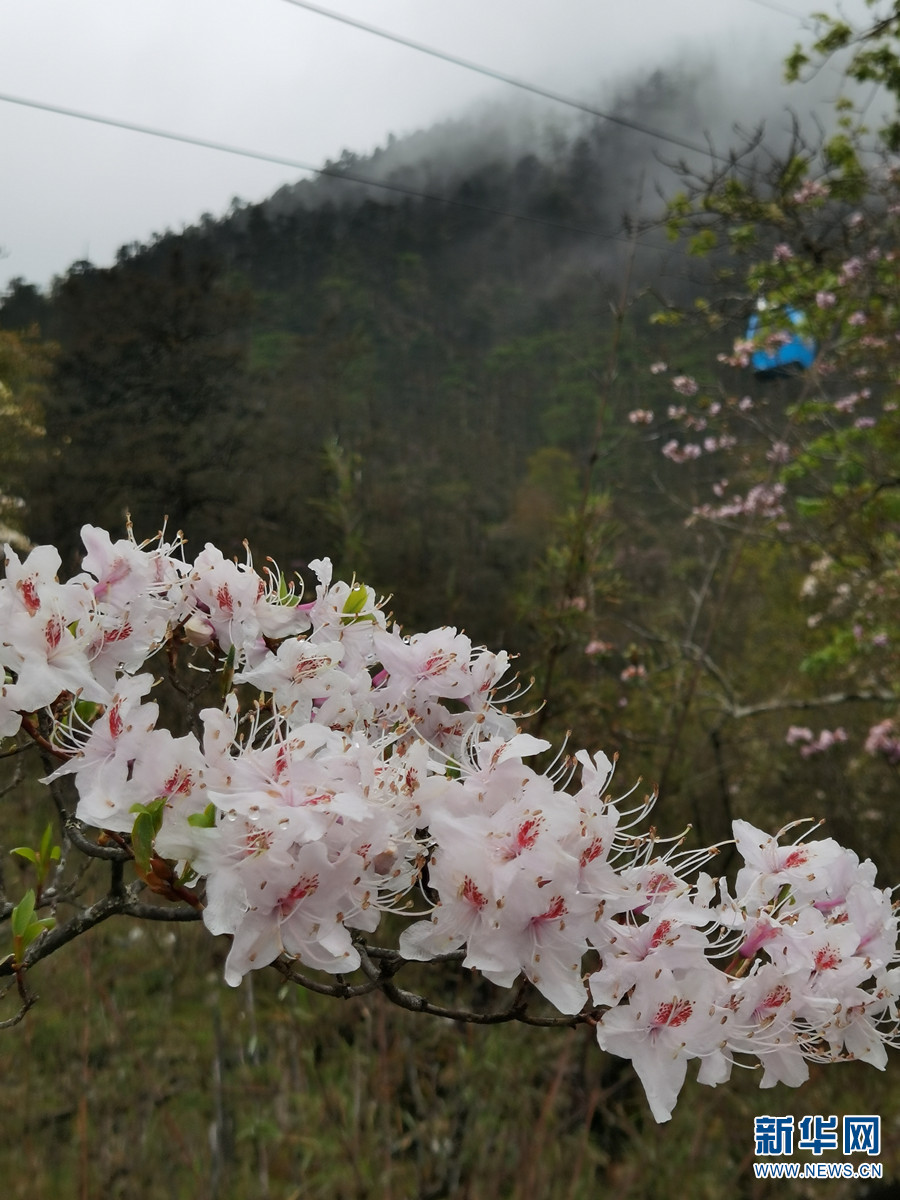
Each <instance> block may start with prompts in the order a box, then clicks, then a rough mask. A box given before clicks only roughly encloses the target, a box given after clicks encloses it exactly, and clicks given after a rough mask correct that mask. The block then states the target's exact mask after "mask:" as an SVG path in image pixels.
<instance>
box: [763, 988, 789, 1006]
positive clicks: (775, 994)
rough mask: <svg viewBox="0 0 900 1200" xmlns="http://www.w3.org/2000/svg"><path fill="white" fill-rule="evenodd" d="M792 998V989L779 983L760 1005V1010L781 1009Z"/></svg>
mask: <svg viewBox="0 0 900 1200" xmlns="http://www.w3.org/2000/svg"><path fill="white" fill-rule="evenodd" d="M790 998H791V989H790V988H789V987H787V985H786V984H783V983H779V984H778V985H777V986H776V987H773V988H772V990H771V992H769V994H768V995H767V996H766V997H765V999H764V1000H763V1001H762V1002H761V1003H760V1006H759V1007H760V1008H781V1006H782V1005H783V1004H787V1002H788V1001H789V1000H790Z"/></svg>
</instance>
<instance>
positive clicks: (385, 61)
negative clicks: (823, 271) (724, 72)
mask: <svg viewBox="0 0 900 1200" xmlns="http://www.w3.org/2000/svg"><path fill="white" fill-rule="evenodd" d="M770 4H771V5H772V6H773V7H769V5H770ZM323 7H328V8H331V9H333V10H334V11H339V12H341V13H344V14H346V15H348V16H352V17H355V18H357V19H359V20H363V21H366V22H368V23H369V24H372V25H376V26H379V27H381V28H383V29H386V30H390V31H392V32H394V33H397V34H399V35H401V36H405V37H408V38H410V39H413V40H416V41H419V42H423V43H427V44H428V45H431V46H434V47H437V48H440V49H442V50H444V51H446V52H448V53H450V54H453V55H457V56H459V57H462V58H466V59H468V60H472V61H474V62H477V63H479V64H482V65H485V66H490V67H493V68H494V69H495V70H498V71H501V72H504V73H506V74H509V75H515V76H517V77H519V78H522V79H526V80H528V81H530V82H532V83H535V84H537V85H539V86H543V87H547V88H551V89H555V90H558V91H563V92H565V93H566V94H567V95H574V96H577V97H578V98H585V99H590V100H592V101H594V102H596V103H601V102H602V100H603V98H604V97H606V98H610V97H611V96H612V94H613V93H614V89H615V84H616V83H617V82H618V81H621V80H622V79H623V78H624V77H625V76H627V75H628V74H629V73H631V74H634V73H638V74H649V73H650V72H651V71H652V70H653V69H654V68H655V67H657V66H661V65H665V64H666V63H671V62H678V61H684V60H685V59H687V58H688V57H691V58H697V56H700V57H701V58H703V57H706V58H707V59H708V60H710V61H712V60H713V59H715V60H718V61H720V62H722V61H729V62H730V64H733V65H729V68H728V69H729V70H731V69H739V70H740V71H741V72H742V73H743V75H744V77H745V78H750V77H752V75H753V74H754V72H755V71H756V70H757V67H758V68H759V71H760V78H762V77H763V71H762V65H763V64H772V63H773V62H775V61H777V60H778V59H779V58H780V57H783V55H784V54H785V53H786V52H787V51H788V50H789V49H790V47H791V46H792V45H793V43H794V42H795V41H797V40H798V39H801V38H803V36H804V31H803V27H802V25H801V21H800V19H796V18H792V17H791V16H789V15H786V11H775V9H781V10H793V11H795V12H797V13H798V14H801V15H802V14H804V13H805V12H806V11H807V6H806V4H805V3H804V0H452V2H450V3H448V2H447V0H323ZM810 7H811V8H816V7H821V4H812V3H810ZM857 7H858V5H857ZM509 92H510V89H509V88H508V87H507V86H505V85H503V84H501V83H498V82H495V81H492V80H489V79H486V78H484V77H483V76H480V75H477V74H474V73H472V72H470V71H466V70H463V69H461V68H460V67H458V66H453V65H450V64H448V63H445V62H442V61H439V60H437V59H435V58H433V57H429V56H427V55H424V54H421V53H418V52H416V51H413V50H411V49H408V48H406V47H403V46H398V45H395V44H392V43H390V42H387V41H385V40H383V39H381V38H378V37H375V36H373V35H372V34H369V33H365V32H362V31H360V30H358V29H353V28H349V27H347V26H346V25H342V24H339V23H337V22H335V21H333V20H330V19H327V18H325V17H323V16H320V15H316V14H314V13H311V12H309V11H306V10H304V9H302V8H298V7H295V6H294V5H293V4H290V3H288V2H287V0H142V2H140V0H0V93H4V94H6V95H12V96H17V97H21V98H22V99H26V100H31V101H37V102H40V103H45V104H50V105H59V106H63V107H66V108H70V109H79V110H83V111H85V112H90V113H94V114H97V115H100V116H105V117H112V118H116V119H120V120H124V121H130V122H134V123H137V124H142V125H148V126H154V127H157V128H161V129H164V130H169V131H171V132H174V133H181V134H187V135H190V136H194V137H198V138H202V139H209V140H213V141H218V142H226V143H229V144H232V145H237V146H241V147H244V148H247V149H251V150H255V151H260V152H262V153H267V154H273V155H281V156H284V157H288V158H291V159H297V160H300V161H303V162H308V163H311V164H315V165H320V164H322V163H324V161H325V160H326V159H328V158H337V157H338V156H339V155H340V153H341V151H342V150H343V149H344V148H348V149H351V150H354V151H356V152H359V153H369V152H370V151H372V150H373V149H374V148H375V147H376V146H378V145H380V144H383V143H384V141H385V140H386V138H387V135H388V134H389V133H394V134H396V135H398V136H402V135H403V134H405V133H409V132H412V131H413V130H416V129H421V128H424V127H427V126H429V125H431V124H432V123H434V122H435V121H437V120H440V119H442V118H446V117H452V116H454V115H457V114H459V113H461V112H463V111H464V110H465V109H466V108H467V107H469V106H471V105H473V104H477V103H479V102H484V101H485V100H489V99H492V98H494V97H505V96H507V95H508V93H509ZM751 116H752V114H751ZM302 177H303V176H302V173H301V172H299V171H296V170H291V169H289V168H286V167H284V166H277V165H274V164H267V163H263V162H255V161H250V160H247V159H242V158H238V157H235V156H233V155H229V154H224V153H221V152H216V151H212V150H206V149H201V148H198V147H191V146H185V145H180V144H176V143H174V142H170V141H162V140H159V139H157V138H153V137H148V136H145V135H141V134H138V133H131V132H126V131H124V130H119V129H111V128H107V127H103V126H100V125H96V124H91V123H89V122H87V121H84V120H76V119H73V118H71V117H64V116H60V115H56V114H53V113H49V112H43V111H37V110H35V109H30V108H25V107H21V106H20V105H17V104H11V103H8V102H0V180H2V183H0V248H2V251H3V253H4V255H5V256H4V257H3V258H2V259H0V289H2V288H4V287H5V286H6V283H7V282H8V280H9V279H11V278H13V277H15V276H24V277H25V278H26V279H29V280H31V281H32V282H35V283H38V284H40V285H45V284H46V283H47V282H49V280H50V279H51V277H52V276H53V275H54V274H58V273H61V272H63V271H64V270H65V269H66V268H67V267H68V266H69V265H70V264H71V263H72V262H73V261H75V260H77V259H82V258H88V259H90V260H92V261H93V262H95V263H97V264H98V265H105V264H107V263H109V262H110V261H112V259H113V257H114V254H115V251H116V249H117V248H118V247H119V246H120V245H122V244H123V243H126V242H130V241H143V240H145V239H146V238H148V237H149V236H150V235H152V234H153V233H154V232H155V231H160V232H161V231H163V230H165V229H167V228H171V229H176V230H177V229H180V228H182V226H184V225H186V224H191V223H193V222H194V221H196V220H197V218H198V217H199V216H200V215H201V214H202V213H204V212H211V213H213V214H215V215H218V214H220V213H222V212H224V211H225V210H226V209H227V207H228V205H229V203H230V201H231V199H232V197H234V196H240V197H242V198H243V199H246V200H259V199H262V198H263V197H265V196H267V195H269V194H271V193H272V192H273V191H274V190H275V189H276V188H277V187H279V186H280V185H281V184H283V183H286V182H293V181H295V180H297V179H298V178H302Z"/></svg>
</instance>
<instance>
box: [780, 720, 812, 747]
mask: <svg viewBox="0 0 900 1200" xmlns="http://www.w3.org/2000/svg"><path fill="white" fill-rule="evenodd" d="M813 736H814V734H813V731H812V730H811V729H807V728H806V726H805V725H791V727H790V728H789V729H788V731H787V736H786V737H785V739H784V740H785V741H786V742H787V744H788V745H789V746H794V745H796V744H797V742H811V741H812V740H813Z"/></svg>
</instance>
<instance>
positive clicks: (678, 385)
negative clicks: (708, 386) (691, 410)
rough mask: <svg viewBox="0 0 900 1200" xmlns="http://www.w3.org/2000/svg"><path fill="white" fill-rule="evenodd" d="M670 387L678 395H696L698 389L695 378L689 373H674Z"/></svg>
mask: <svg viewBox="0 0 900 1200" xmlns="http://www.w3.org/2000/svg"><path fill="white" fill-rule="evenodd" d="M672 387H673V388H674V389H675V391H676V392H678V394H679V395H680V396H696V395H697V393H698V392H699V390H700V386H699V384H698V383H697V380H696V379H694V378H693V377H692V376H691V375H676V376H675V377H674V379H673V380H672Z"/></svg>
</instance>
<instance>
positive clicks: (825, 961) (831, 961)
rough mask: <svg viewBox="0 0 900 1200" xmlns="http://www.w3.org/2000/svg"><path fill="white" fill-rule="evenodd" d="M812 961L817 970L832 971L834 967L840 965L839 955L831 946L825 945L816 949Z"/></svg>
mask: <svg viewBox="0 0 900 1200" xmlns="http://www.w3.org/2000/svg"><path fill="white" fill-rule="evenodd" d="M813 961H814V962H815V964H816V970H817V971H833V970H834V968H835V967H838V966H840V963H841V956H840V955H839V954H838V952H837V951H836V950H835V949H834V947H833V946H827V945H826V946H823V947H822V948H821V950H817V951H816V953H815V955H814V958H813Z"/></svg>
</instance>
